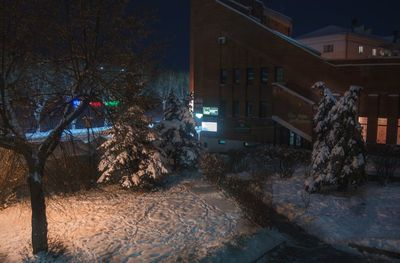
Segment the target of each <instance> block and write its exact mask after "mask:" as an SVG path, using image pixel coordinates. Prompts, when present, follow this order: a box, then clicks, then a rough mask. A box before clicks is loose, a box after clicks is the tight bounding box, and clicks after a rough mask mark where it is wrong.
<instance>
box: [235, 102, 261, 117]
mask: <svg viewBox="0 0 400 263" xmlns="http://www.w3.org/2000/svg"><path fill="white" fill-rule="evenodd" d="M267 114H268V103H267V102H266V101H260V104H259V111H258V117H260V118H266V117H267ZM239 115H240V102H239V101H238V100H235V101H234V102H233V104H232V116H233V117H239ZM245 115H246V117H256V112H255V110H254V104H253V102H249V101H247V102H246V105H245Z"/></svg>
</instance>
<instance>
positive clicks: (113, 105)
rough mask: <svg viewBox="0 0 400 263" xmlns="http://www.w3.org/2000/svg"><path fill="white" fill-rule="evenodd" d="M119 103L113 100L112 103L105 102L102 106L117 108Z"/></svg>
mask: <svg viewBox="0 0 400 263" xmlns="http://www.w3.org/2000/svg"><path fill="white" fill-rule="evenodd" d="M119 104H120V103H119V101H117V100H113V101H106V102H104V105H106V106H107V107H118V106H119Z"/></svg>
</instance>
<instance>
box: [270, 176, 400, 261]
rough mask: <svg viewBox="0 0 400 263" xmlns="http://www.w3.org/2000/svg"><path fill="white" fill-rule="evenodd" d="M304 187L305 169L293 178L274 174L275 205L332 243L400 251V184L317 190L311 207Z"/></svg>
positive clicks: (310, 231) (308, 229)
mask: <svg viewBox="0 0 400 263" xmlns="http://www.w3.org/2000/svg"><path fill="white" fill-rule="evenodd" d="M303 189H304V178H303V175H302V172H301V171H298V172H297V173H296V174H295V176H294V177H293V178H290V179H277V178H274V182H273V205H274V208H275V209H276V210H277V212H278V213H280V214H283V215H285V216H287V217H288V218H289V219H290V220H291V221H292V222H295V223H296V224H298V225H300V226H302V227H303V228H304V229H305V230H306V231H307V232H309V233H311V234H313V235H316V236H318V237H320V238H321V239H322V240H324V241H326V242H328V243H331V244H335V245H348V244H349V243H352V244H356V245H362V246H367V247H372V248H378V249H383V250H388V251H392V252H397V253H400V184H389V185H387V186H385V187H384V186H381V185H378V184H377V183H373V182H371V183H368V184H367V185H364V186H362V187H360V188H359V189H358V190H357V191H356V192H355V193H354V195H353V194H352V195H350V194H340V193H330V194H329V195H328V194H327V195H321V194H313V195H311V196H310V203H309V207H308V208H307V209H306V208H305V207H306V202H304V201H303V200H307V196H304V190H303ZM266 191H270V189H267V190H266ZM302 196H303V197H305V198H302Z"/></svg>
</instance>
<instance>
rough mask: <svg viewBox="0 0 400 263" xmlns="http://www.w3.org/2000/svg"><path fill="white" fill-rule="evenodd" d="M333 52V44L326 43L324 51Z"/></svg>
mask: <svg viewBox="0 0 400 263" xmlns="http://www.w3.org/2000/svg"><path fill="white" fill-rule="evenodd" d="M332 52H333V45H332V44H331V45H324V53H332Z"/></svg>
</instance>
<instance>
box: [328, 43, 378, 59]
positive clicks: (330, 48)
mask: <svg viewBox="0 0 400 263" xmlns="http://www.w3.org/2000/svg"><path fill="white" fill-rule="evenodd" d="M334 50H335V49H334V45H333V44H329V45H324V46H323V52H324V53H333V52H334ZM363 53H364V46H361V45H360V46H358V54H363ZM377 55H378V50H377V49H376V48H373V49H372V56H374V57H375V56H377ZM381 55H383V54H382V51H381Z"/></svg>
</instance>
